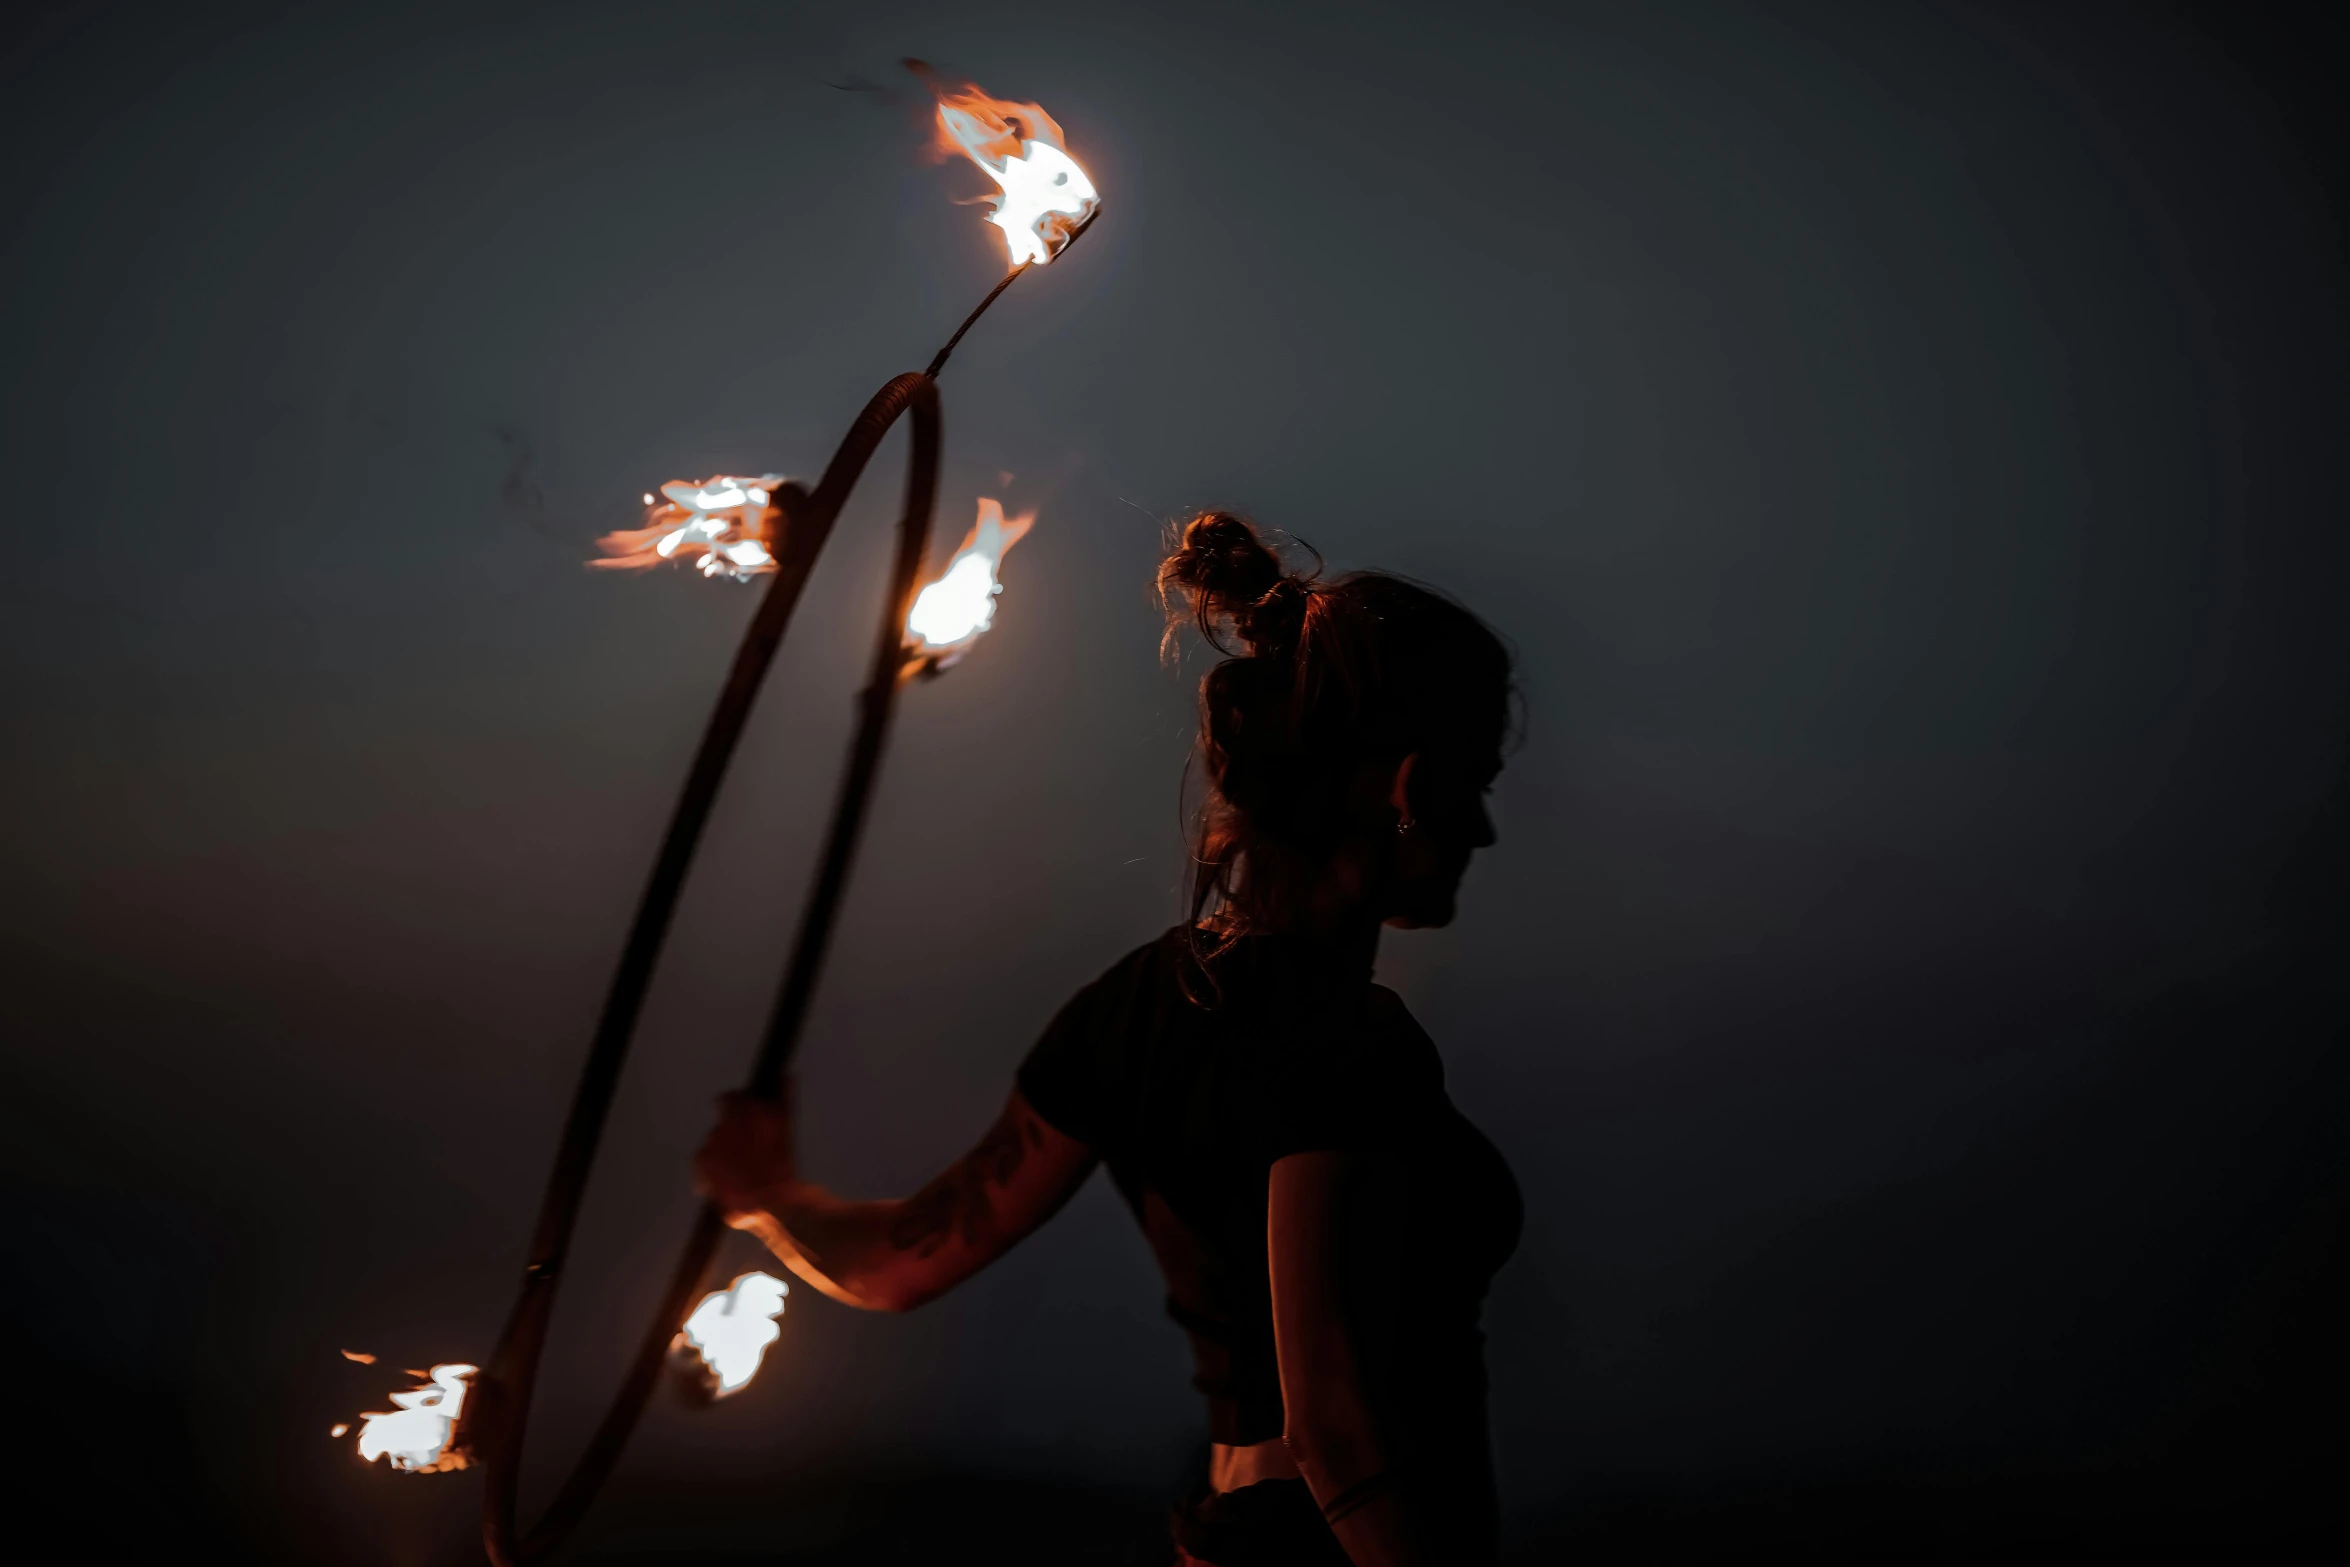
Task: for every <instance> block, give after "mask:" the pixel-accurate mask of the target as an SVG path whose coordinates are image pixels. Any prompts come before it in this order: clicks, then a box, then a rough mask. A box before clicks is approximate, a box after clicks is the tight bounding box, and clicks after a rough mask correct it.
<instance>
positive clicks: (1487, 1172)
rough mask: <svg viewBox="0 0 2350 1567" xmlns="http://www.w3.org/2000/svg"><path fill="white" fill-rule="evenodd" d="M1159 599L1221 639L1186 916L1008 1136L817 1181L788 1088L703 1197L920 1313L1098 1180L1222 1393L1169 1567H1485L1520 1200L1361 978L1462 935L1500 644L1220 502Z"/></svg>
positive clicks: (1205, 1383)
mask: <svg viewBox="0 0 2350 1567" xmlns="http://www.w3.org/2000/svg"><path fill="white" fill-rule="evenodd" d="M1159 586H1160V591H1161V595H1162V597H1163V598H1164V599H1165V601H1166V602H1167V604H1168V606H1169V609H1170V612H1171V616H1172V617H1175V618H1171V621H1170V625H1169V628H1168V634H1169V635H1170V636H1173V635H1174V633H1175V630H1176V624H1175V619H1176V618H1182V617H1185V616H1187V617H1188V618H1190V619H1192V620H1194V621H1196V622H1197V624H1198V626H1199V628H1200V631H1201V632H1202V634H1203V635H1205V636H1206V637H1207V638H1208V640H1209V641H1210V643H1211V644H1213V645H1214V646H1215V647H1216V648H1217V649H1218V650H1219V651H1222V652H1225V653H1227V654H1230V655H1232V656H1228V657H1226V658H1225V659H1224V660H1223V661H1222V662H1221V663H1219V664H1217V665H1216V666H1215V667H1214V668H1213V669H1211V670H1210V671H1209V672H1208V674H1207V676H1206V677H1205V678H1204V679H1203V680H1202V681H1201V683H1200V730H1201V740H1200V750H1201V755H1202V757H1203V759H1204V762H1205V767H1206V773H1207V780H1208V784H1209V791H1208V799H1207V804H1206V809H1205V812H1204V814H1203V818H1202V822H1201V828H1200V841H1199V845H1198V851H1197V864H1198V873H1197V876H1196V878H1195V881H1194V887H1193V896H1192V909H1191V913H1192V917H1191V919H1190V921H1189V922H1188V923H1187V924H1185V925H1183V926H1179V927H1177V928H1176V929H1174V930H1172V931H1169V932H1168V933H1167V934H1166V935H1164V936H1162V937H1160V938H1159V939H1158V940H1156V941H1153V942H1151V943H1150V944H1149V945H1147V946H1144V947H1142V948H1140V949H1138V950H1137V951H1135V952H1134V953H1132V954H1130V955H1129V956H1128V957H1126V958H1125V959H1123V960H1122V961H1120V962H1119V963H1118V964H1117V966H1116V967H1114V968H1112V969H1111V970H1110V971H1109V972H1108V973H1107V974H1105V975H1103V976H1102V977H1101V978H1100V979H1099V980H1097V981H1095V982H1094V983H1093V984H1091V985H1089V986H1087V987H1086V988H1085V989H1084V990H1082V991H1080V992H1079V993H1078V994H1077V996H1076V998H1075V999H1074V1000H1072V1001H1071V1002H1070V1003H1069V1004H1068V1006H1066V1007H1065V1008H1063V1009H1062V1011H1061V1014H1060V1016H1059V1017H1057V1018H1055V1019H1054V1020H1053V1023H1052V1025H1051V1027H1049V1028H1048V1029H1046V1031H1045V1034H1044V1037H1043V1038H1042V1039H1041V1040H1040V1041H1039V1042H1038V1044H1037V1045H1036V1048H1035V1049H1034V1050H1032V1051H1031V1052H1030V1053H1029V1056H1028V1059H1027V1060H1026V1061H1025V1062H1024V1063H1023V1064H1022V1065H1021V1067H1020V1071H1019V1077H1018V1082H1017V1086H1016V1087H1015V1088H1014V1090H1013V1092H1012V1096H1011V1100H1010V1102H1009V1103H1007V1104H1006V1105H1005V1106H1004V1112H1003V1114H1002V1116H1001V1117H999V1118H998V1119H997V1121H996V1123H995V1125H994V1127H993V1128H991V1129H990V1130H989V1131H988V1133H987V1135H986V1136H985V1137H983V1138H981V1139H980V1141H979V1143H978V1146H976V1147H974V1148H973V1149H972V1150H971V1151H970V1152H969V1153H968V1154H966V1155H964V1157H963V1158H962V1159H961V1160H960V1161H959V1162H957V1163H956V1164H955V1165H954V1166H953V1167H952V1168H950V1169H948V1170H947V1171H946V1173H945V1174H943V1175H941V1176H939V1177H938V1179H936V1180H934V1181H932V1182H931V1183H930V1184H929V1185H928V1186H926V1187H924V1188H923V1189H922V1190H921V1191H920V1192H918V1193H917V1194H915V1195H914V1196H912V1197H910V1198H906V1199H904V1200H903V1201H897V1202H850V1201H846V1200H844V1199H842V1198H839V1197H835V1196H833V1195H832V1194H831V1193H830V1192H827V1191H825V1190H824V1189H823V1188H821V1187H817V1186H813V1185H810V1184H808V1183H807V1182H804V1181H802V1180H801V1179H800V1178H799V1173H798V1169H797V1166H796V1161H795V1158H794V1153H793V1138H792V1121H791V1115H790V1109H789V1105H788V1102H787V1103H785V1104H781V1105H778V1104H762V1103H755V1102H752V1101H749V1100H744V1099H740V1098H735V1099H730V1100H728V1101H727V1103H726V1105H725V1108H724V1112H723V1115H722V1117H721V1119H720V1121H719V1124H718V1128H717V1130H716V1131H714V1132H713V1133H712V1134H711V1136H710V1140H709V1142H708V1143H707V1144H706V1145H705V1146H704V1147H703V1149H702V1152H701V1155H700V1157H699V1159H698V1161H697V1171H698V1174H699V1177H700V1181H701V1185H702V1189H703V1190H704V1191H705V1192H706V1193H707V1194H708V1195H710V1196H711V1197H712V1198H714V1199H715V1200H717V1201H718V1202H719V1203H720V1204H722V1205H723V1206H724V1207H725V1208H726V1209H727V1211H728V1214H729V1222H730V1223H732V1224H733V1225H735V1226H736V1227H737V1228H739V1229H745V1230H749V1231H751V1232H752V1233H754V1234H756V1235H758V1236H759V1237H760V1239H762V1240H763V1241H765V1242H766V1244H767V1245H768V1246H769V1248H771V1249H772V1250H773V1251H774V1252H775V1254H776V1255H777V1256H778V1257H780V1258H782V1259H783V1261H784V1262H785V1263H786V1264H787V1265H788V1266H789V1267H790V1268H791V1269H792V1271H793V1272H795V1273H797V1274H798V1275H799V1276H800V1277H801V1278H803V1279H805V1280H807V1281H808V1283H809V1284H811V1285H813V1286H814V1287H815V1288H817V1289H819V1290H822V1291H823V1292H824V1293H825V1294H827V1295H830V1296H831V1297H832V1298H833V1299H835V1300H839V1301H843V1302H845V1303H847V1304H849V1305H852V1306H858V1307H863V1308H865V1309H867V1310H874V1311H905V1310H910V1309H911V1308H913V1307H915V1306H918V1305H920V1304H922V1303H923V1302H924V1301H927V1300H930V1299H932V1298H933V1297H935V1296H938V1295H941V1294H943V1293H945V1292H946V1291H947V1290H950V1289H952V1288H953V1287H954V1286H955V1285H957V1284H959V1283H961V1282H962V1281H963V1280H964V1279H967V1278H969V1277H970V1276H971V1275H972V1274H974V1273H976V1272H978V1271H979V1270H980V1269H981V1268H984V1267H986V1266H987V1265H988V1264H989V1263H990V1262H993V1261H994V1260H995V1259H996V1258H998V1257H1000V1256H1002V1255H1003V1254H1004V1253H1005V1252H1006V1251H1008V1250H1009V1249H1010V1248H1011V1247H1012V1246H1013V1245H1014V1244H1015V1243H1016V1242H1018V1241H1019V1240H1020V1238H1021V1237H1022V1236H1024V1235H1026V1234H1028V1232H1029V1231H1031V1230H1033V1229H1035V1228H1036V1227H1037V1226H1038V1225H1040V1224H1042V1223H1043V1222H1044V1221H1045V1220H1046V1219H1048V1218H1050V1217H1052V1215H1053V1214H1054V1213H1055V1212H1057V1211H1058V1210H1059V1209H1060V1207H1061V1205H1062V1204H1063V1203H1065V1202H1067V1201H1068V1200H1069V1197H1070V1195H1071V1194H1072V1193H1073V1192H1075V1191H1076V1190H1077V1188H1078V1187H1079V1186H1080V1185H1081V1184H1083V1182H1084V1181H1085V1178H1086V1177H1087V1176H1088V1175H1089V1174H1090V1173H1091V1172H1092V1170H1093V1168H1094V1166H1095V1165H1096V1164H1097V1163H1107V1164H1108V1165H1109V1167H1110V1175H1111V1178H1112V1179H1113V1180H1114V1181H1115V1182H1116V1183H1117V1186H1118V1190H1119V1192H1120V1193H1121V1194H1122V1195H1123V1196H1124V1197H1125V1199H1126V1202H1127V1204H1128V1206H1129V1207H1131V1208H1132V1209H1133V1211H1134V1214H1135V1217H1136V1218H1137V1219H1138V1220H1139V1221H1140V1222H1141V1224H1142V1228H1143V1231H1144V1233H1145V1234H1146V1235H1147V1236H1148V1237H1149V1240H1150V1244H1151V1248H1152V1250H1153V1251H1154V1252H1155V1253H1156V1254H1157V1257H1158V1260H1159V1266H1160V1268H1161V1270H1162V1271H1163V1272H1164V1273H1165V1275H1166V1279H1167V1288H1168V1301H1167V1309H1168V1312H1169V1314H1170V1315H1172V1316H1173V1317H1174V1318H1175V1320H1176V1321H1177V1322H1179V1323H1181V1324H1182V1326H1183V1327H1184V1328H1185V1330H1186V1331H1187V1332H1188V1333H1189V1334H1190V1336H1191V1341H1192V1348H1193V1352H1194V1356H1195V1359H1196V1363H1197V1368H1198V1376H1197V1377H1196V1379H1195V1382H1196V1385H1197V1386H1198V1387H1199V1388H1200V1390H1201V1391H1202V1392H1204V1393H1205V1394H1206V1395H1207V1398H1208V1418H1209V1425H1210V1428H1211V1435H1212V1436H1213V1438H1214V1443H1215V1445H1214V1448H1213V1450H1212V1454H1211V1458H1210V1464H1209V1478H1208V1484H1207V1487H1206V1488H1205V1489H1204V1490H1203V1491H1202V1492H1200V1493H1199V1494H1198V1495H1196V1496H1194V1497H1193V1498H1192V1499H1191V1500H1190V1501H1188V1502H1187V1503H1186V1504H1185V1505H1184V1506H1183V1507H1181V1508H1179V1509H1178V1510H1177V1513H1176V1518H1175V1533H1176V1542H1177V1544H1178V1545H1179V1546H1180V1547H1181V1550H1182V1552H1183V1560H1184V1561H1187V1562H1192V1561H1196V1562H1202V1563H1215V1564H1220V1567H1250V1564H1255V1563H1283V1564H1290V1563H1314V1562H1329V1563H1334V1564H1337V1563H1346V1562H1352V1563H1354V1564H1355V1567H1391V1564H1402V1563H1415V1564H1416V1563H1431V1562H1445V1563H1452V1562H1477V1561H1489V1560H1491V1559H1492V1557H1493V1555H1494V1549H1495V1503H1494V1492H1493V1466H1492V1458H1491V1453H1490V1450H1489V1448H1488V1445H1487V1440H1486V1420H1485V1369H1484V1353H1483V1338H1482V1335H1481V1334H1480V1333H1479V1331H1478V1327H1477V1318H1478V1312H1479V1308H1480V1306H1481V1304H1482V1302H1483V1299H1484V1295H1485V1290H1486V1285H1487V1283H1488V1281H1489V1280H1490V1279H1491V1278H1492V1276H1493V1273H1494V1270H1495V1269H1496V1268H1498V1267H1499V1266H1500V1265H1501V1263H1502V1262H1503V1260H1504V1259H1506V1258H1507V1257H1508V1255H1509V1254H1510V1252H1511V1250H1512V1249H1513V1248H1514V1247H1515V1245H1516V1243H1517V1235H1518V1227H1519V1221H1520V1209H1519V1200H1518V1192H1517V1186H1516V1183H1515V1182H1514V1181H1513V1180H1512V1179H1511V1177H1510V1173H1509V1168H1508V1166H1507V1165H1505V1164H1504V1163H1503V1162H1502V1159H1501V1156H1500V1155H1499V1154H1498V1153H1497V1152H1496V1151H1495V1150H1494V1148H1493V1145H1492V1144H1491V1143H1489V1142H1487V1141H1486V1140H1485V1138H1484V1137H1483V1136H1482V1135H1480V1134H1479V1133H1478V1132H1477V1130H1476V1129H1475V1128H1474V1127H1472V1126H1470V1125H1469V1123H1468V1122H1467V1121H1466V1120H1465V1119H1463V1118H1462V1116H1461V1115H1460V1114H1459V1112H1458V1111H1456V1110H1455V1109H1454V1108H1453V1107H1452V1104H1451V1102H1450V1101H1449V1100H1448V1099H1447V1098H1446V1097H1445V1093H1444V1076H1443V1068H1442V1066H1441V1064H1440V1063H1439V1062H1438V1060H1437V1057H1436V1051H1435V1047H1434V1045H1433V1044H1432V1043H1431V1042H1430V1041H1429V1039H1428V1036H1427V1035H1426V1034H1425V1033H1423V1032H1421V1030H1420V1028H1419V1026H1418V1025H1417V1024H1416V1023H1414V1022H1413V1020H1412V1017H1411V1015H1410V1013H1408V1012H1407V1011H1405V1010H1404V1006H1403V1003H1402V1002H1401V1001H1399V1000H1398V999H1397V998H1396V996H1395V995H1394V993H1393V992H1392V991H1388V990H1385V989H1383V988H1381V987H1379V986H1377V985H1374V984H1372V983H1371V968H1372V959H1373V956H1374V954H1375V952H1376V950H1377V947H1378V941H1379V931H1380V927H1381V926H1383V925H1394V926H1399V927H1404V928H1410V927H1417V926H1432V925H1443V924H1445V923H1447V922H1448V921H1450V920H1451V918H1452V915H1453V904H1454V897H1455V894H1456V892H1457V891H1458V888H1459V885H1460V880H1461V875H1462V873H1463V872H1464V871H1465V870H1467V868H1468V864H1469V857H1470V855H1471V854H1473V853H1474V852H1475V851H1476V850H1478V849H1481V848H1484V847H1485V846H1487V845H1488V844H1490V843H1492V842H1493V841H1494V835H1493V826H1492V823H1491V821H1490V820H1489V819H1488V818H1487V816H1486V812H1485V803H1484V795H1485V793H1486V791H1487V790H1488V789H1489V788H1490V787H1491V785H1492V782H1493V779H1494V777H1495V775H1496V774H1497V773H1499V772H1500V770H1501V749H1502V744H1503V741H1504V739H1505V737H1506V735H1507V733H1508V730H1509V719H1510V712H1511V699H1512V686H1511V677H1510V660H1509V654H1508V652H1507V650H1506V649H1505V648H1504V647H1503V646H1502V644H1501V642H1500V640H1499V639H1498V638H1496V637H1495V636H1494V634H1493V633H1492V632H1491V631H1490V630H1488V629H1487V628H1486V627H1485V626H1484V624H1483V623H1481V622H1480V621H1479V620H1478V619H1477V618H1476V617H1475V616H1474V615H1471V614H1470V613H1469V612H1468V611H1467V610H1465V609H1462V608H1460V607H1459V606H1458V605H1455V604H1453V603H1452V602H1450V601H1449V600H1447V599H1444V598H1441V597H1439V596H1438V595H1436V594H1434V593H1432V592H1430V591H1428V590H1427V589H1425V588H1422V587H1419V586H1417V585H1415V584H1412V583H1409V582H1405V581H1402V580H1400V579H1398V578H1395V577H1390V576H1385V575H1382V574H1379V573H1375V572H1358V573H1355V574H1353V575H1350V576H1345V577H1340V578H1337V579H1335V580H1333V581H1327V582H1325V581H1321V580H1317V579H1316V578H1313V577H1309V576H1305V575H1297V574H1290V573H1286V572H1284V571H1283V569H1282V566H1281V562H1280V560H1279V559H1278V558H1277V557H1276V556H1275V554H1274V553H1273V551H1272V550H1271V549H1269V548H1268V547H1267V546H1266V544H1265V542H1264V541H1263V540H1262V539H1261V538H1260V537H1259V536H1258V535H1257V533H1256V531H1255V530H1254V529H1253V528H1252V527H1250V525H1249V524H1248V523H1246V522H1244V521H1242V520H1241V519H1239V518H1237V517H1234V516H1231V515H1229V514H1226V513H1223V512H1210V513H1207V514H1205V515H1202V516H1200V517H1198V518H1195V519H1194V520H1193V521H1192V522H1191V523H1190V524H1189V525H1188V526H1186V527H1185V528H1184V530H1183V533H1182V537H1181V541H1180V543H1179V544H1178V545H1177V546H1176V548H1175V549H1174V551H1173V552H1172V553H1171V554H1170V555H1169V556H1168V558H1167V560H1166V561H1165V563H1164V564H1163V565H1162V567H1161V568H1160V572H1159ZM1228 636H1230V637H1236V638H1237V639H1238V642H1239V644H1240V648H1239V649H1238V650H1236V649H1235V648H1234V647H1233V646H1232V645H1231V644H1230V643H1229V642H1228V641H1227V640H1226V638H1227V637H1228Z"/></svg>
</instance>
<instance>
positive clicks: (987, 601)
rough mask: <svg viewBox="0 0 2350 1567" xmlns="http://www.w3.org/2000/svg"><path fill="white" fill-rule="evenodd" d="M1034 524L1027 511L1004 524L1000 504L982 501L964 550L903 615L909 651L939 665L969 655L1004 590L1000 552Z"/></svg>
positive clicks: (1033, 514) (982, 498)
mask: <svg viewBox="0 0 2350 1567" xmlns="http://www.w3.org/2000/svg"><path fill="white" fill-rule="evenodd" d="M1035 523H1036V513H1034V512H1032V511H1031V512H1023V513H1021V514H1020V515H1019V516H1017V517H1014V518H1012V519H1010V520H1009V521H1007V520H1006V519H1005V517H1004V508H1003V506H1002V505H1001V503H999V502H996V501H993V500H989V499H987V498H986V497H984V496H982V497H981V498H980V502H979V520H978V521H977V522H975V523H973V524H972V525H971V532H970V533H969V534H968V535H966V536H965V537H964V540H963V547H962V548H961V549H958V550H957V551H955V555H954V558H953V559H952V560H950V561H948V562H947V569H946V570H945V571H943V572H941V573H940V574H939V577H938V580H937V581H935V582H932V583H931V584H929V585H928V586H927V587H925V588H923V590H922V591H921V592H920V593H918V594H916V595H915V597H914V607H913V609H912V610H911V611H910V612H909V613H908V614H907V616H906V641H907V645H908V647H909V648H911V649H912V650H913V651H915V652H918V653H921V654H923V655H924V656H926V657H933V658H938V659H939V662H940V664H941V665H942V666H943V665H945V664H949V663H952V662H954V660H955V659H956V658H959V657H961V656H962V654H963V653H965V652H966V651H968V650H969V649H970V646H971V644H972V643H974V642H976V641H978V640H979V635H980V633H981V632H983V631H985V630H986V629H987V628H988V627H989V626H991V625H993V624H994V623H995V600H996V595H997V594H999V593H1001V592H1003V591H1004V585H1003V582H1002V581H1001V580H1000V579H999V578H998V577H997V575H996V569H997V567H999V566H1001V565H1002V564H1003V559H1004V554H1005V552H1006V551H1008V550H1009V549H1011V547H1012V546H1013V545H1015V544H1017V543H1019V542H1020V541H1021V539H1023V538H1025V537H1026V536H1027V534H1028V530H1029V529H1030V528H1031V527H1033V526H1035ZM941 655H944V656H943V657H941Z"/></svg>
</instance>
